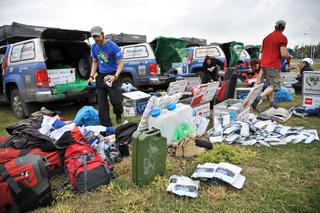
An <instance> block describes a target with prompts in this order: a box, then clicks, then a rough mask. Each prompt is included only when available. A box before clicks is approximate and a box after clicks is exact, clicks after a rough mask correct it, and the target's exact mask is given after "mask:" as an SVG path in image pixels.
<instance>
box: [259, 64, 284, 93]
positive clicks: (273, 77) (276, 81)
mask: <svg viewBox="0 0 320 213" xmlns="http://www.w3.org/2000/svg"><path fill="white" fill-rule="evenodd" d="M264 78H265V79H266V80H267V82H268V84H269V85H270V86H271V87H272V89H273V91H274V92H277V91H279V90H280V88H281V76H280V70H278V69H275V68H263V72H262V79H264Z"/></svg>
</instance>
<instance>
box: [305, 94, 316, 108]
mask: <svg viewBox="0 0 320 213" xmlns="http://www.w3.org/2000/svg"><path fill="white" fill-rule="evenodd" d="M302 101H303V103H302V105H303V106H315V105H320V95H309V94H305V95H303V99H302Z"/></svg>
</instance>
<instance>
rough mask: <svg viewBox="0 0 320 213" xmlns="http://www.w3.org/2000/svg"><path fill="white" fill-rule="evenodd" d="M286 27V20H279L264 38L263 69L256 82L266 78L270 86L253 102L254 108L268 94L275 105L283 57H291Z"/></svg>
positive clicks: (261, 61)
mask: <svg viewBox="0 0 320 213" xmlns="http://www.w3.org/2000/svg"><path fill="white" fill-rule="evenodd" d="M285 27H286V22H285V21H282V20H279V21H277V22H276V25H275V27H274V28H275V30H274V31H273V32H272V33H270V34H269V35H268V36H267V37H265V38H264V39H263V42H262V47H261V52H262V57H261V60H260V67H261V71H260V73H259V76H258V78H257V82H256V83H257V84H260V83H262V82H263V79H264V78H265V79H266V80H267V83H268V85H269V86H268V87H267V88H266V89H265V90H264V91H263V92H262V93H261V95H260V96H258V98H257V99H256V100H255V102H254V103H253V107H254V108H256V107H257V105H259V104H261V102H262V99H263V98H265V97H267V96H269V98H270V106H275V104H274V92H277V91H278V90H280V88H281V76H280V68H281V58H282V57H285V58H286V59H289V58H290V55H289V54H288V52H287V43H288V40H287V37H286V36H285V35H283V34H282V32H283V31H284V29H285Z"/></svg>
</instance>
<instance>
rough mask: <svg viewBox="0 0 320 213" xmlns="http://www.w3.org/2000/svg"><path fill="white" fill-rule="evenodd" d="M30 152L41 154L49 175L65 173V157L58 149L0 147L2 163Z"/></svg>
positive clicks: (0, 161) (0, 162) (0, 160)
mask: <svg viewBox="0 0 320 213" xmlns="http://www.w3.org/2000/svg"><path fill="white" fill-rule="evenodd" d="M28 154H36V155H40V157H41V158H42V160H43V162H44V165H45V168H46V169H47V171H48V175H49V177H52V176H53V175H55V174H59V173H63V159H62V157H63V156H61V154H60V153H59V152H58V151H55V152H43V151H41V149H38V148H37V149H15V148H11V147H9V148H0V164H4V163H7V162H9V161H11V160H13V159H15V158H18V157H22V156H25V155H28Z"/></svg>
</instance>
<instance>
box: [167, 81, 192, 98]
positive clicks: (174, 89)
mask: <svg viewBox="0 0 320 213" xmlns="http://www.w3.org/2000/svg"><path fill="white" fill-rule="evenodd" d="M186 86H187V81H185V80H181V81H175V82H171V83H170V84H169V87H168V89H167V94H168V95H174V94H176V93H183V92H184V91H185V90H186Z"/></svg>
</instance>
